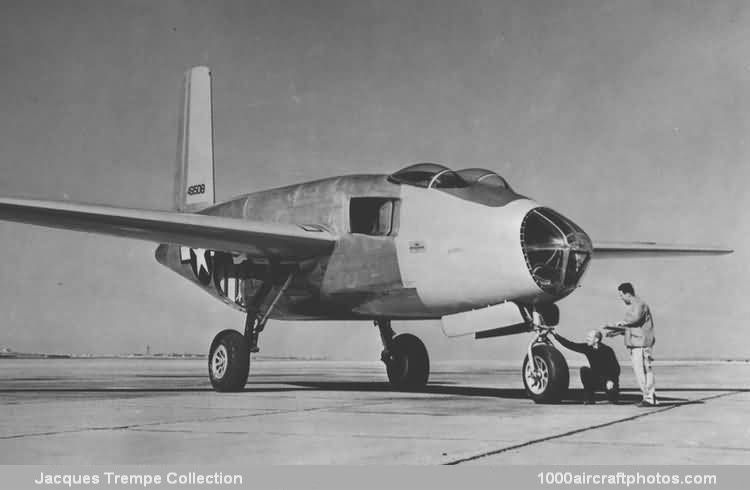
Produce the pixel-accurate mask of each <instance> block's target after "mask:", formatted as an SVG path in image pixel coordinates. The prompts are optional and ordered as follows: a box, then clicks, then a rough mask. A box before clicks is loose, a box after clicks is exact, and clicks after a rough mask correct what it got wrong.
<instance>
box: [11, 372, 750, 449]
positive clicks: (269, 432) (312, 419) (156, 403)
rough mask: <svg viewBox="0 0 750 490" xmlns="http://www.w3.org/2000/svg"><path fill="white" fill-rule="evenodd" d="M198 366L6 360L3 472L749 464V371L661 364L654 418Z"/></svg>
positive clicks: (494, 391)
mask: <svg viewBox="0 0 750 490" xmlns="http://www.w3.org/2000/svg"><path fill="white" fill-rule="evenodd" d="M206 364H207V361H203V360H200V361H198V360H145V359H132V360H131V359H55V360H11V359H2V360H0V463H2V464H166V463H175V464H191V463H201V464H222V463H240V464H507V463H513V464H516V463H522V464H539V463H544V464H555V463H558V464H623V463H624V464H641V463H644V464H691V463H700V464H750V424H748V423H747V414H748V413H750V363H745V362H733V363H726V362H725V363H720V362H702V363H696V362H679V363H678V362H672V363H659V362H657V363H656V364H655V372H656V382H657V395H658V396H659V399H660V401H661V403H662V404H661V406H659V407H658V408H639V407H636V406H634V405H633V402H635V401H637V400H638V399H639V398H640V395H639V392H638V390H637V389H636V383H635V380H634V377H633V375H632V372H631V370H630V366H629V365H626V364H623V377H622V379H621V384H622V387H623V399H622V402H621V403H620V404H617V405H611V404H608V403H606V402H605V401H603V400H602V399H600V400H599V401H598V403H597V404H596V405H586V406H584V405H581V404H580V401H581V391H580V387H581V385H580V381H579V379H578V375H577V369H575V368H572V369H571V392H570V396H569V399H567V400H565V401H564V402H563V403H561V404H555V405H537V404H534V403H533V402H532V401H530V400H528V399H527V398H526V397H525V394H524V391H523V385H522V381H521V377H520V366H518V365H515V364H509V363H491V362H463V363H442V364H437V365H435V366H433V371H432V374H431V377H430V384H429V385H428V387H427V389H426V391H425V392H422V393H401V392H395V391H391V389H390V387H389V385H388V384H387V383H386V381H385V380H386V378H385V373H384V369H383V367H382V365H381V364H380V363H377V362H331V361H264V360H260V361H255V360H254V361H253V365H252V368H251V376H250V380H249V382H248V384H247V387H246V389H245V391H244V392H242V393H231V394H223V393H215V392H213V391H212V390H211V389H210V384H209V382H208V378H207V366H206Z"/></svg>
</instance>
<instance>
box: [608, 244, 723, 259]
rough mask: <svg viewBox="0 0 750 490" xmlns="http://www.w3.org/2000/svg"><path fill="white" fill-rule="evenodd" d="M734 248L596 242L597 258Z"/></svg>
mask: <svg viewBox="0 0 750 490" xmlns="http://www.w3.org/2000/svg"><path fill="white" fill-rule="evenodd" d="M732 252H733V250H731V249H728V248H723V247H715V246H702V245H677V244H666V243H654V242H595V243H594V257H595V258H597V259H612V258H639V257H644V258H645V257H669V256H680V255H683V256H684V255H725V254H730V253H732Z"/></svg>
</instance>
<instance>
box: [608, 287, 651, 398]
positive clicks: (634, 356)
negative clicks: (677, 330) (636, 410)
mask: <svg viewBox="0 0 750 490" xmlns="http://www.w3.org/2000/svg"><path fill="white" fill-rule="evenodd" d="M617 291H618V293H619V295H620V299H621V300H622V301H623V303H625V319H624V320H623V321H621V322H618V323H617V324H616V325H611V324H610V325H607V328H609V329H612V328H613V327H614V328H617V327H619V328H618V329H617V330H613V331H611V332H609V333H607V337H614V336H615V335H620V334H623V335H625V347H627V348H628V352H629V353H630V360H631V362H632V363H633V371H634V372H635V377H636V379H637V380H638V384H639V385H640V387H641V393H642V395H643V400H642V401H641V402H640V403H639V406H641V407H653V406H656V389H655V386H654V372H653V370H652V368H651V363H652V362H653V357H652V349H653V347H654V342H656V338H655V337H654V320H653V318H652V317H651V310H650V309H649V307H648V305H647V304H646V303H645V302H644V301H643V300H642V299H641V298H639V297H638V296H636V295H635V289H633V285H632V284H630V283H629V282H624V283H622V284H620V285H619V286H618V287H617Z"/></svg>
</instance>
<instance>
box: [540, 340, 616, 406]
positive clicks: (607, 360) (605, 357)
mask: <svg viewBox="0 0 750 490" xmlns="http://www.w3.org/2000/svg"><path fill="white" fill-rule="evenodd" d="M552 335H554V336H555V339H556V340H557V341H558V342H560V345H562V346H564V347H567V348H568V349H570V350H572V351H575V352H579V353H581V354H583V355H585V356H586V359H588V360H589V365H588V366H583V367H582V368H581V383H583V404H584V405H590V404H592V403H594V393H595V392H596V391H604V392H605V393H606V395H607V400H609V402H610V403H616V402H617V398H618V396H619V393H620V363H619V362H617V357H616V356H615V353H614V351H613V350H612V348H611V347H610V346H608V345H607V344H605V343H603V342H602V333H601V332H600V331H598V330H592V331H591V332H589V333H588V335H587V336H586V342H581V343H576V342H571V341H570V340H568V339H566V338H565V337H563V336H562V335H560V334H558V333H557V332H554V331H553V332H552Z"/></svg>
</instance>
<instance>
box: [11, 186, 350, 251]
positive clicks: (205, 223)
mask: <svg viewBox="0 0 750 490" xmlns="http://www.w3.org/2000/svg"><path fill="white" fill-rule="evenodd" d="M0 220H5V221H15V222H19V223H29V224H33V225H39V226H46V227H49V228H62V229H66V230H76V231H85V232H90V233H100V234H104V235H113V236H119V237H127V238H136V239H139V240H147V241H151V242H155V243H173V244H177V245H185V246H188V247H193V248H202V249H209V250H219V251H224V252H229V253H244V254H246V255H248V256H253V257H264V258H268V257H278V258H280V259H285V260H302V259H306V258H312V257H318V256H324V255H328V254H329V253H330V252H331V250H332V249H333V245H334V242H335V240H336V238H335V237H334V236H333V235H331V234H330V233H329V232H327V231H325V230H324V229H323V228H322V227H320V226H318V225H294V224H283V223H265V222H260V221H248V220H244V219H235V218H225V217H220V216H209V215H204V214H187V213H176V212H170V211H148V210H142V209H131V208H116V207H111V206H102V205H95V204H77V203H70V202H59V201H40V200H34V199H16V198H0Z"/></svg>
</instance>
